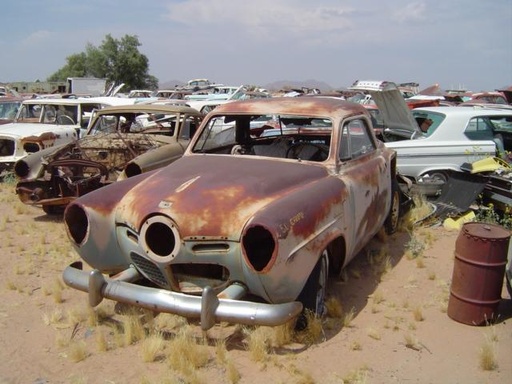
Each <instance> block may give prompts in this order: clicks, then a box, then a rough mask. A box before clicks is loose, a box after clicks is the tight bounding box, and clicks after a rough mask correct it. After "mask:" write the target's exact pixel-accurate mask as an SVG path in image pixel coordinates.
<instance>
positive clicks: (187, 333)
mask: <svg viewBox="0 0 512 384" xmlns="http://www.w3.org/2000/svg"><path fill="white" fill-rule="evenodd" d="M167 344H168V345H167V348H166V350H168V351H169V352H168V355H167V363H168V364H169V366H170V367H171V368H172V369H173V370H175V371H177V372H180V373H182V374H183V375H185V376H186V377H188V378H193V377H195V375H196V371H197V369H198V368H201V367H204V366H205V365H206V364H208V362H209V361H210V352H209V350H208V346H207V345H205V344H199V343H197V341H196V338H195V337H194V335H193V333H192V330H191V328H190V327H189V326H186V327H183V328H181V329H180V330H179V331H178V332H177V334H176V336H175V337H174V338H173V339H171V340H169V341H168V342H167Z"/></svg>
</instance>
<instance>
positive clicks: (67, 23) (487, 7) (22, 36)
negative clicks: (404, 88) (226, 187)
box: [0, 0, 512, 92]
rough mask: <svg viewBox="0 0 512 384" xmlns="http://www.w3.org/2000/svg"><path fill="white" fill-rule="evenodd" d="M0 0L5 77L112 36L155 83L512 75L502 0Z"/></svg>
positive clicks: (462, 80) (485, 83) (30, 75)
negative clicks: (133, 49)
mask: <svg viewBox="0 0 512 384" xmlns="http://www.w3.org/2000/svg"><path fill="white" fill-rule="evenodd" d="M2 8H3V9H2V22H1V24H0V25H1V26H0V31H1V33H0V52H1V53H2V54H1V58H0V82H6V83H8V82H14V81H35V80H37V79H39V80H41V81H44V80H45V79H46V78H47V77H48V76H50V75H51V74H53V73H54V72H56V71H57V70H58V69H60V68H62V67H63V66H64V65H65V64H66V58H67V57H68V56H70V55H73V54H76V53H81V52H84V51H85V48H86V46H87V44H92V45H93V46H96V47H99V46H101V44H102V42H103V41H104V38H105V36H106V35H108V34H110V35H111V36H112V37H113V38H115V39H121V38H122V37H123V36H125V35H131V36H137V38H138V40H139V42H140V43H141V46H140V47H139V52H140V53H142V54H144V55H145V56H146V57H147V58H148V61H149V74H151V75H153V76H155V77H156V78H157V79H158V80H159V82H160V84H163V83H166V82H169V81H175V80H179V81H183V82H186V81H187V80H189V79H193V78H207V79H210V80H211V81H214V82H217V83H222V84H226V85H240V84H247V85H259V86H265V85H266V84H269V83H272V82H274V81H307V80H310V79H313V80H316V81H321V82H325V83H327V84H329V85H330V86H332V87H333V88H341V87H346V86H349V85H351V84H352V83H353V82H354V81H356V80H387V81H394V82H396V83H402V82H417V83H419V84H420V89H422V88H426V87H428V86H430V85H433V84H439V85H440V87H441V88H442V89H467V90H471V91H475V92H476V91H482V90H494V89H496V88H500V87H503V86H510V85H512V0H492V1H484V0H417V1H416V0H385V1H383V0H364V1H361V0H257V1H250V0H146V1H140V0H87V1H76V0H16V1H9V2H5V3H3V4H2Z"/></svg>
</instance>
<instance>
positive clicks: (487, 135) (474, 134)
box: [384, 107, 512, 182]
mask: <svg viewBox="0 0 512 384" xmlns="http://www.w3.org/2000/svg"><path fill="white" fill-rule="evenodd" d="M412 115H413V117H414V118H415V120H416V121H417V122H418V123H419V125H421V123H423V122H426V123H427V124H430V125H429V128H428V129H427V130H426V131H424V132H423V131H421V130H420V129H418V127H414V128H411V129H410V130H409V131H407V129H405V128H404V127H403V128H401V129H400V130H394V129H392V128H388V129H386V130H385V131H384V136H385V137H386V138H387V140H388V141H387V142H386V145H387V146H388V147H390V148H392V149H394V150H395V151H396V152H397V157H398V168H399V170H400V172H401V173H402V174H403V175H404V176H409V177H411V178H413V179H414V180H416V181H417V180H419V179H420V178H425V177H427V176H428V177H430V178H433V179H437V180H440V181H442V182H446V181H447V180H448V178H449V176H450V172H451V171H461V166H462V165H463V164H464V163H468V162H469V163H472V162H474V161H477V160H480V159H483V158H486V157H494V156H498V157H506V156H507V153H509V152H510V151H512V110H506V109H503V110H501V109H482V108H471V107H428V108H417V109H414V110H412ZM404 135H405V137H408V139H407V140H401V139H403V138H404ZM396 139H398V141H392V140H396Z"/></svg>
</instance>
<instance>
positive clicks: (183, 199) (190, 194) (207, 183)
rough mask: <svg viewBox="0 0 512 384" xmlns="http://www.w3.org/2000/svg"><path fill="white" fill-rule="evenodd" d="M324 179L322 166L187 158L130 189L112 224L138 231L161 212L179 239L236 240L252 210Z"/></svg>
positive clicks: (195, 156) (230, 159)
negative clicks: (152, 216)
mask: <svg viewBox="0 0 512 384" xmlns="http://www.w3.org/2000/svg"><path fill="white" fill-rule="evenodd" d="M327 176H328V172H327V170H326V169H325V168H324V167H323V166H319V165H312V164H307V163H300V162H297V161H295V162H291V161H276V160H268V159H262V158H249V157H237V156H216V155H190V156H186V157H183V158H181V159H179V160H177V161H176V162H174V163H173V164H171V165H169V166H167V167H165V168H162V169H161V170H159V171H158V172H156V173H154V174H152V175H151V176H150V177H148V178H147V179H146V180H144V181H143V182H141V183H139V184H138V185H136V186H135V187H134V188H133V189H131V191H129V192H128V193H127V194H126V195H125V196H124V198H123V200H122V201H121V202H120V203H119V204H118V206H117V212H116V221H117V222H118V223H127V224H128V225H129V226H131V227H132V228H135V229H136V230H138V229H139V228H140V226H141V224H142V222H143V220H145V219H146V218H147V217H149V216H150V215H154V214H156V213H162V214H165V215H168V216H169V217H171V218H172V220H174V222H175V223H176V224H177V226H178V228H179V230H180V233H181V235H182V237H184V238H186V237H197V236H201V237H204V238H212V237H213V238H219V237H222V238H226V239H232V240H237V239H239V236H240V232H241V230H242V229H243V226H244V225H245V223H246V222H247V220H249V219H250V218H251V217H252V216H253V215H254V214H256V213H257V212H258V211H260V210H263V209H264V208H265V207H266V206H267V205H268V204H270V203H272V202H274V201H276V200H278V199H280V198H282V197H283V196H285V195H287V194H289V193H290V192H291V191H292V190H293V191H297V190H299V189H300V188H301V187H303V186H305V185H308V184H310V183H312V182H315V181H317V180H319V179H321V178H325V177H327ZM304 204H307V202H306V201H304ZM297 209H300V207H297Z"/></svg>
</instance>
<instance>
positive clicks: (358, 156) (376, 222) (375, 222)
mask: <svg viewBox="0 0 512 384" xmlns="http://www.w3.org/2000/svg"><path fill="white" fill-rule="evenodd" d="M338 148H339V160H340V162H341V165H340V168H339V170H340V173H339V177H340V178H342V179H343V181H344V183H345V184H346V185H347V186H349V189H350V200H351V201H349V204H348V206H347V209H349V210H350V211H351V216H352V217H351V220H352V225H351V227H352V232H353V236H354V242H353V250H354V252H357V251H359V250H360V249H361V248H362V246H363V245H364V244H366V243H367V242H368V241H369V240H370V239H371V237H373V236H374V234H375V233H376V232H377V231H378V230H379V229H380V227H381V226H382V218H381V217H380V216H379V215H376V213H377V212H381V211H382V205H383V204H389V201H388V200H389V199H388V197H389V196H390V193H391V185H390V182H389V180H390V178H389V172H390V170H389V169H388V166H387V163H386V159H385V158H384V156H382V153H381V149H379V148H378V146H377V144H376V141H375V137H374V136H373V135H372V134H371V127H370V126H369V124H368V121H367V120H366V119H364V118H356V119H351V120H349V121H345V122H343V126H342V129H341V137H340V143H339V147H338ZM386 189H388V190H387V191H386Z"/></svg>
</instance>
